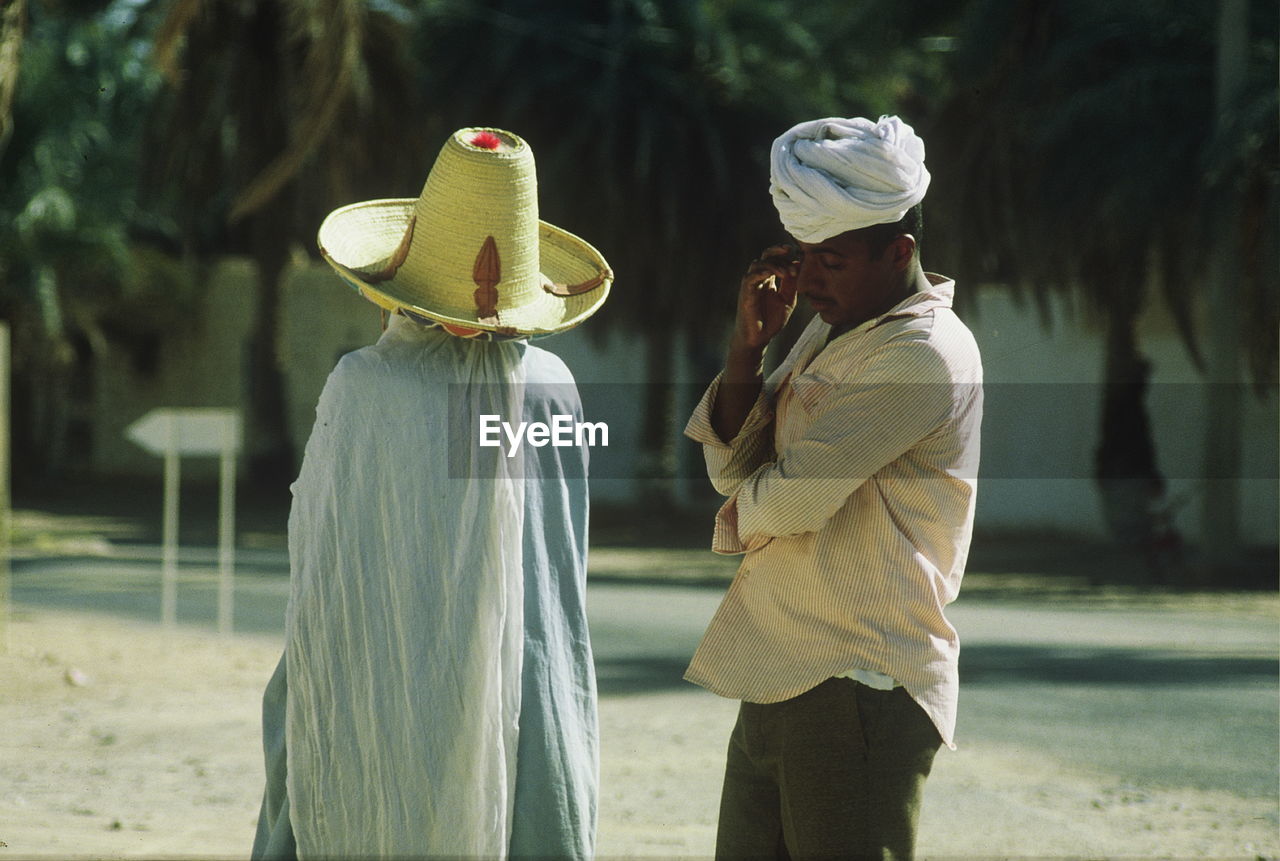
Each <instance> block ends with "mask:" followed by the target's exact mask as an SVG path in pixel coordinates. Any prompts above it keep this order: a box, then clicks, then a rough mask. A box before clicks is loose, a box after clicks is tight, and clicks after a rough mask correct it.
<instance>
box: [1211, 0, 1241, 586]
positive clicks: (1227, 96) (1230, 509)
mask: <svg viewBox="0 0 1280 861" xmlns="http://www.w3.org/2000/svg"><path fill="white" fill-rule="evenodd" d="M1248 14H1249V8H1248V4H1247V3H1246V2H1245V0H1221V4H1220V6H1219V18H1218V70H1217V74H1218V86H1217V96H1216V98H1217V112H1218V118H1217V125H1218V129H1219V130H1222V129H1224V128H1226V127H1227V126H1228V125H1229V124H1230V123H1231V112H1232V111H1233V109H1234V108H1235V105H1236V102H1237V100H1238V97H1239V94H1240V91H1241V89H1242V88H1243V84H1244V78H1245V72H1246V64H1247V62H1248V50H1247V49H1248V45H1249V38H1248V37H1249V21H1248ZM1216 221H1217V223H1218V224H1219V226H1220V227H1221V228H1222V229H1221V230H1220V231H1219V233H1218V235H1217V236H1216V237H1214V249H1213V252H1212V253H1213V259H1214V265H1212V266H1210V267H1209V270H1208V271H1209V282H1210V283H1209V291H1208V293H1209V302H1208V308H1209V313H1208V315H1207V316H1208V329H1209V333H1208V335H1209V337H1208V341H1209V345H1208V346H1209V348H1208V350H1207V351H1206V352H1205V356H1206V363H1205V364H1206V372H1207V373H1206V377H1207V383H1208V392H1207V396H1206V401H1207V402H1206V404H1205V408H1206V412H1205V415H1207V416H1208V417H1209V421H1208V423H1207V426H1206V428H1205V440H1204V469H1205V472H1204V489H1205V492H1204V496H1203V497H1202V500H1203V505H1204V507H1203V509H1202V511H1201V533H1200V544H1201V548H1202V550H1203V551H1204V554H1205V558H1206V562H1207V563H1208V564H1207V568H1206V571H1207V572H1213V571H1220V570H1222V569H1224V568H1226V567H1228V566H1230V564H1231V563H1232V561H1233V560H1234V558H1235V557H1236V556H1237V555H1238V553H1239V544H1240V447H1241V442H1240V437H1241V408H1242V403H1241V400H1242V397H1241V395H1242V392H1241V386H1240V343H1239V338H1240V332H1241V326H1240V305H1241V302H1242V301H1243V296H1242V295H1241V291H1240V283H1241V282H1240V266H1239V260H1238V254H1239V244H1240V242H1239V240H1240V237H1239V233H1238V231H1237V230H1236V229H1232V228H1233V227H1234V224H1235V220H1234V219H1232V218H1227V217H1223V218H1219V219H1216Z"/></svg>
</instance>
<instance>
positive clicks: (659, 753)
mask: <svg viewBox="0 0 1280 861" xmlns="http://www.w3.org/2000/svg"><path fill="white" fill-rule="evenodd" d="M8 639H9V644H10V645H9V649H8V652H7V654H4V655H0V690H3V696H2V697H0V727H3V731H2V734H0V861H7V859H18V858H30V857H84V858H126V857H127V858H174V857H193V858H194V857H200V858H216V857H246V856H247V854H248V850H249V847H250V844H251V842H252V837H253V829H254V824H255V821H256V818H257V812H258V804H259V799H260V792H261V787H262V763H261V759H260V753H259V702H260V696H261V691H262V688H263V685H264V684H265V682H266V680H267V678H268V677H269V675H270V673H271V670H272V669H273V667H274V665H275V662H276V660H277V658H278V656H279V641H278V639H277V638H274V637H255V636H249V635H236V636H235V637H225V638H224V637H219V636H217V635H216V634H214V633H212V632H207V631H202V630H192V629H179V630H177V631H165V630H163V629H161V628H160V627H159V626H158V625H156V624H150V623H143V622H134V621H126V620H121V619H118V618H113V617H107V616H99V615H93V614H85V613H73V612H62V611H47V610H34V609H25V608H19V609H18V610H17V613H16V616H15V618H14V620H13V623H12V625H11V627H10V631H9V637H8ZM734 709H735V704H734V703H732V702H729V701H725V700H721V699H719V698H717V697H714V696H712V695H710V694H706V693H705V692H702V691H700V690H698V689H695V688H692V687H690V688H689V689H688V690H674V691H673V690H667V691H662V692H659V693H643V694H634V695H627V696H617V697H609V698H605V699H602V701H601V703H600V711H601V723H602V729H601V736H602V738H601V744H602V749H603V751H604V761H603V762H602V769H601V770H602V775H601V777H602V791H601V802H600V803H601V819H600V830H599V854H600V857H601V858H602V859H612V858H623V857H634V856H646V857H665V858H674V857H705V856H707V855H709V854H710V851H711V846H712V841H713V837H714V820H715V805H716V800H717V796H718V791H719V781H720V770H721V768H722V765H723V749H724V742H725V739H726V738H727V734H728V730H729V727H730V725H731V723H732V720H733V715H734ZM1276 821H1277V819H1276V806H1275V804H1274V802H1270V803H1268V802H1264V801H1257V800H1248V799H1242V798H1238V797H1234V796H1231V795H1229V794H1226V793H1216V792H1204V791H1194V790H1179V791H1173V792H1150V791H1144V790H1141V789H1138V788H1134V787H1128V786H1120V785H1108V784H1107V783H1106V780H1105V779H1102V778H1099V777H1098V776H1096V775H1089V774H1083V773H1080V774H1077V773H1070V772H1067V771H1064V770H1063V769H1062V768H1061V767H1060V766H1057V765H1055V764H1054V763H1052V762H1050V761H1047V760H1045V761H1032V760H1031V759H1029V758H1028V755H1027V754H1025V753H1019V754H1018V755H1017V756H1014V755H1012V754H1009V753H1004V752H1000V751H992V750H982V749H972V748H965V749H962V750H961V751H959V752H955V753H952V752H948V751H943V752H942V753H940V754H939V757H938V760H937V764H936V766H935V770H934V776H933V778H932V779H931V781H930V783H929V786H928V789H927V794H926V800H925V809H924V813H923V816H922V823H921V846H920V850H921V854H922V855H923V856H925V857H935V858H940V857H948V856H950V857H956V856H969V857H984V858H990V857H1027V856H1037V857H1047V856H1055V857H1092V858H1101V857H1197V858H1202V857H1242V858H1256V857H1274V856H1276V855H1278V854H1280V836H1278V835H1277V826H1276Z"/></svg>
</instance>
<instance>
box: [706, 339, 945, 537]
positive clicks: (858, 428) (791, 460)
mask: <svg viewBox="0 0 1280 861" xmlns="http://www.w3.org/2000/svg"><path fill="white" fill-rule="evenodd" d="M796 397H797V398H798V399H799V400H800V402H801V406H802V408H803V409H805V410H806V411H807V412H809V413H810V414H811V415H812V417H813V418H812V421H811V423H810V425H809V427H808V429H807V430H806V432H805V434H804V436H802V437H801V438H800V439H798V440H796V441H794V442H793V443H791V444H789V445H787V446H786V448H785V449H784V450H783V451H782V452H780V454H779V457H778V458H777V460H776V462H773V463H764V464H762V465H759V466H758V467H757V468H756V469H755V470H754V471H753V472H752V473H751V474H750V475H749V476H747V477H746V478H744V479H743V480H742V481H741V482H739V484H738V487H737V490H736V492H735V493H734V494H733V496H732V498H731V499H729V500H728V502H726V503H725V505H724V506H723V507H722V508H721V510H720V513H719V515H717V518H716V521H717V522H716V539H717V542H718V546H716V547H715V549H716V550H718V551H719V552H728V553H734V552H743V551H745V550H754V549H756V548H757V547H761V546H763V545H764V544H766V543H768V542H769V541H770V540H772V539H773V538H776V537H780V536H783V535H796V534H800V533H805V532H815V531H817V530H819V529H821V528H822V526H823V525H824V524H825V523H826V522H827V521H828V520H830V519H831V517H832V516H833V515H834V514H835V513H836V512H837V511H838V510H839V509H840V508H841V507H842V506H843V505H844V504H845V502H846V501H847V500H848V499H849V497H850V496H851V495H852V494H853V492H854V491H856V490H857V489H858V488H859V487H860V486H861V485H862V484H863V482H865V481H866V480H867V479H869V478H870V477H871V476H873V475H875V474H876V473H877V472H879V471H880V469H882V468H883V467H885V466H886V465H888V464H890V463H892V462H893V461H894V460H896V459H898V458H899V457H901V456H902V455H903V454H905V453H906V452H908V451H910V450H911V449H912V448H913V447H914V446H916V445H917V444H918V443H920V442H921V441H922V440H924V439H925V438H926V437H928V436H929V435H930V434H932V433H933V432H934V431H935V430H936V429H937V428H939V427H940V426H941V425H942V424H943V423H944V422H945V421H946V420H947V418H948V416H949V415H951V412H952V408H953V404H954V399H955V391H954V386H953V385H952V383H951V380H950V375H949V374H948V372H947V368H946V364H945V362H944V361H943V360H942V358H941V357H940V356H938V355H937V354H936V353H935V352H934V350H933V349H932V347H930V346H929V345H928V344H927V343H925V342H906V343H903V344H898V345H893V346H890V347H886V348H884V349H883V350H881V351H880V352H879V355H877V356H875V357H873V360H872V361H871V362H869V363H868V365H867V366H866V367H865V368H864V369H863V370H862V371H861V372H860V373H859V374H858V377H857V378H856V379H851V380H850V381H848V382H839V383H831V384H827V385H825V386H822V385H818V386H813V387H812V388H811V389H810V391H809V392H808V393H807V394H797V395H796ZM735 533H736V534H735Z"/></svg>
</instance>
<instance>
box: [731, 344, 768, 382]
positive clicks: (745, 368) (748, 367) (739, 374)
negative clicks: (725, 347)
mask: <svg viewBox="0 0 1280 861" xmlns="http://www.w3.org/2000/svg"><path fill="white" fill-rule="evenodd" d="M764 353H765V348H764V347H748V346H743V345H740V344H736V343H734V344H730V345H729V355H728V357H727V358H726V359H725V363H724V379H725V381H726V382H730V383H748V382H752V381H754V380H758V379H760V378H762V377H763V376H764Z"/></svg>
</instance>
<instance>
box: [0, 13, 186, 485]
mask: <svg viewBox="0 0 1280 861" xmlns="http://www.w3.org/2000/svg"><path fill="white" fill-rule="evenodd" d="M31 11H32V14H31V18H30V22H29V28H30V35H29V37H28V38H26V39H25V40H24V39H23V35H24V33H25V31H26V29H27V27H28V22H26V20H25V16H24V14H23V4H22V3H21V2H18V3H14V4H10V5H9V6H8V7H6V9H5V11H4V13H3V16H2V17H0V66H2V67H3V72H0V128H2V129H3V130H4V131H3V133H2V134H0V144H7V145H5V146H4V147H3V148H0V315H3V316H4V317H5V318H6V319H8V320H9V322H10V324H11V326H12V329H13V353H14V365H15V368H14V369H15V371H16V373H15V381H14V389H13V397H14V403H15V409H14V414H15V416H17V422H16V425H15V427H14V447H15V449H16V450H18V451H19V452H21V453H22V455H23V456H21V457H18V458H15V461H14V463H15V467H16V469H17V471H18V472H19V477H23V476H22V474H23V473H26V474H31V473H33V472H36V471H43V472H45V473H46V474H48V473H56V472H57V471H59V470H60V469H61V468H63V467H65V466H66V465H67V459H68V457H69V456H71V455H72V454H74V453H75V452H74V451H73V449H75V448H77V447H76V446H73V445H72V444H71V441H70V436H71V434H72V433H73V430H74V426H75V425H76V424H77V417H76V416H74V415H73V412H74V410H75V409H77V408H78V406H83V405H78V404H77V398H76V387H77V386H78V385H80V381H81V379H82V378H83V377H84V376H85V375H86V374H88V373H91V370H92V367H93V362H94V360H95V359H102V358H103V357H104V356H105V355H106V354H107V353H108V351H109V350H111V349H112V348H123V349H124V350H126V351H128V350H131V349H135V348H140V347H143V346H144V345H145V344H146V343H147V342H148V341H149V340H150V339H151V338H152V336H154V334H155V333H156V332H158V331H159V330H161V329H163V328H165V327H168V326H172V325H175V324H177V322H178V321H179V320H181V318H182V314H181V306H182V304H183V302H184V300H185V299H186V298H187V296H188V295H189V294H188V293H187V292H186V291H185V290H184V284H185V279H184V277H183V273H182V272H181V270H180V269H179V268H178V267H176V266H174V265H173V264H172V262H171V261H169V260H167V259H166V258H165V257H164V255H163V254H159V253H157V252H156V251H155V250H154V249H148V248H143V247H141V246H139V245H138V244H137V243H136V242H135V241H134V237H133V235H132V234H133V233H134V232H135V231H137V230H139V229H141V228H145V227H147V218H146V216H145V215H144V214H143V213H141V212H140V211H138V210H137V208H136V207H135V206H134V205H133V200H134V198H135V176H136V163H137V159H138V153H139V139H138V135H137V133H136V130H137V128H138V126H139V125H140V122H141V117H142V116H143V114H144V112H145V110H146V107H147V105H148V104H149V100H150V97H151V94H152V93H153V92H154V80H153V76H151V75H150V74H149V73H148V70H147V69H146V67H145V64H142V63H140V62H138V61H137V55H138V52H139V50H140V48H141V47H142V45H143V42H142V40H141V38H140V36H139V34H138V31H137V27H136V24H137V22H136V20H135V19H133V18H132V17H131V16H129V15H123V16H121V15H114V16H112V15H107V14H104V13H102V12H101V11H100V10H98V9H96V8H94V9H92V10H91V11H87V12H86V11H83V10H81V9H80V8H78V7H68V8H65V9H56V8H49V7H46V6H36V7H35V8H33V9H32V10H31ZM20 53H21V58H22V63H21V73H20V74H19V71H18V63H17V58H18V56H19V54H20ZM82 388H83V387H82ZM83 418H86V419H87V416H84V417H83ZM81 424H82V427H83V423H81Z"/></svg>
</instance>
